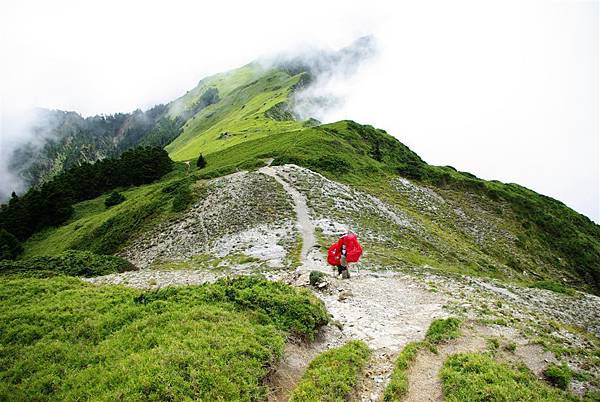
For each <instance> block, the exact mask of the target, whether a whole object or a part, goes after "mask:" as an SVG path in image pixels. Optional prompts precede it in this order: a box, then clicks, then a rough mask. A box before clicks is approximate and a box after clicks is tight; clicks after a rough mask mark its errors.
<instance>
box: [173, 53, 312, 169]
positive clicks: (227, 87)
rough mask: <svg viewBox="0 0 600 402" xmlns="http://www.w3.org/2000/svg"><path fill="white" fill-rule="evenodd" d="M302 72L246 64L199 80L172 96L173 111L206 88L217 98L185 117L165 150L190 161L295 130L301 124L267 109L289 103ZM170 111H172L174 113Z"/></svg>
mask: <svg viewBox="0 0 600 402" xmlns="http://www.w3.org/2000/svg"><path fill="white" fill-rule="evenodd" d="M302 75H303V73H301V74H297V75H295V76H290V75H289V74H288V73H286V72H284V71H281V70H276V69H272V70H267V71H264V69H263V68H262V67H260V66H259V65H257V64H250V65H247V66H245V67H242V68H241V69H237V70H233V71H231V72H229V73H224V74H219V75H216V76H213V77H209V78H207V79H204V80H202V81H201V83H200V84H199V85H198V87H196V88H195V89H194V90H193V91H191V92H189V93H188V94H186V95H185V96H183V97H182V98H180V99H178V100H176V101H175V102H174V103H173V104H172V106H171V110H173V111H179V113H181V111H184V110H186V109H188V108H190V107H191V105H193V104H194V102H196V101H197V100H198V98H199V97H200V96H201V95H202V94H203V93H204V91H206V90H207V89H208V88H216V89H217V91H218V93H219V96H220V100H219V102H217V103H215V104H213V105H210V106H208V107H206V108H205V109H203V110H201V111H200V112H199V113H197V114H196V115H194V116H193V117H192V118H190V119H189V120H188V121H187V122H186V124H185V125H184V126H183V133H182V134H181V135H180V136H178V137H177V138H176V139H175V140H174V141H173V142H172V143H170V144H169V145H168V146H167V147H166V150H167V151H168V152H169V154H170V155H171V157H172V158H173V159H174V160H190V159H195V158H197V157H198V155H199V154H200V153H202V154H204V155H208V154H211V153H214V152H216V151H219V150H222V149H226V148H228V147H231V146H233V145H236V144H239V143H243V142H245V141H248V140H251V139H257V138H261V137H265V136H268V135H270V134H274V133H280V132H285V131H291V130H297V129H300V128H301V127H302V123H301V122H299V121H296V120H294V119H293V118H292V117H291V115H285V114H281V113H279V114H275V115H274V116H272V117H274V118H270V117H267V116H268V115H270V114H271V115H273V113H269V111H270V110H276V109H273V108H274V107H276V106H277V105H280V104H281V105H284V106H285V104H287V103H288V102H289V97H290V94H291V93H292V91H293V88H294V86H295V85H296V84H298V83H299V81H300V80H301V78H302ZM175 114H177V113H176V112H175Z"/></svg>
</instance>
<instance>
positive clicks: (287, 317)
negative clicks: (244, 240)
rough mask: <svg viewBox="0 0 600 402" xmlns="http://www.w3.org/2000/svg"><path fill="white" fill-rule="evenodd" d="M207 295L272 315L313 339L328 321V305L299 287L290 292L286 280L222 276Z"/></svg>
mask: <svg viewBox="0 0 600 402" xmlns="http://www.w3.org/2000/svg"><path fill="white" fill-rule="evenodd" d="M206 297H207V300H209V301H213V302H214V301H220V302H225V301H226V302H233V303H235V304H236V305H239V306H243V307H244V308H247V309H252V310H254V311H255V313H256V314H257V316H259V317H262V318H264V319H266V317H271V318H270V320H271V322H272V324H273V325H276V326H277V327H278V328H281V329H284V328H285V329H287V330H289V331H290V332H292V333H294V334H296V335H300V336H307V337H309V338H310V339H312V338H313V337H314V335H315V334H316V331H317V329H318V328H319V327H320V326H322V325H325V324H327V322H328V321H329V315H328V314H327V310H326V309H325V306H324V305H323V303H322V302H321V301H319V300H318V299H316V298H315V297H314V296H313V295H312V293H310V291H308V290H306V289H298V290H297V291H296V292H293V293H290V291H289V286H288V285H286V284H283V283H280V282H269V281H265V280H263V279H262V278H260V277H255V276H243V277H238V278H235V279H230V278H226V279H221V280H219V281H217V282H216V283H215V284H214V286H212V287H211V288H210V291H209V292H206Z"/></svg>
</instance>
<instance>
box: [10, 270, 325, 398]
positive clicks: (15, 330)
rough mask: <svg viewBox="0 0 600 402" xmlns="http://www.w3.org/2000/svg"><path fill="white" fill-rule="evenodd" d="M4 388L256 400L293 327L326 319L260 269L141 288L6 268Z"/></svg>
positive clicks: (306, 298) (311, 328)
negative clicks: (208, 281)
mask: <svg viewBox="0 0 600 402" xmlns="http://www.w3.org/2000/svg"><path fill="white" fill-rule="evenodd" d="M0 300H2V304H1V306H0V317H1V319H0V367H2V370H1V371H0V400H11V401H47V400H97V401H113V400H149V401H165V400H206V401H216V400H230V401H233V400H259V399H262V398H264V397H265V393H266V387H265V385H264V382H263V380H264V378H265V377H266V376H267V374H268V372H269V368H270V367H271V366H272V365H273V364H274V363H276V362H277V360H278V359H279V357H280V356H281V354H282V352H283V345H284V342H285V339H286V337H287V336H288V334H295V335H296V336H305V337H308V338H310V337H312V336H313V334H314V332H315V330H316V329H317V328H318V327H319V326H320V325H323V324H324V323H326V322H327V314H326V311H325V308H324V307H323V305H322V303H320V302H319V301H318V300H316V299H315V298H314V297H313V296H312V295H311V294H310V293H309V292H308V291H305V290H297V289H294V288H292V287H290V286H287V285H284V284H281V283H275V282H268V281H265V280H262V279H258V278H249V277H246V278H242V279H236V280H221V281H219V282H217V283H216V284H212V285H204V286H193V287H181V288H167V289H163V290H160V291H152V292H151V291H148V292H143V291H138V290H134V289H128V288H124V287H117V286H102V287H97V286H93V285H89V284H85V283H83V282H81V281H80V280H79V279H76V278H69V277H62V276H58V277H54V278H49V279H36V278H31V277H24V276H19V275H16V276H15V275H6V276H0Z"/></svg>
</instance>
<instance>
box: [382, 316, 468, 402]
mask: <svg viewBox="0 0 600 402" xmlns="http://www.w3.org/2000/svg"><path fill="white" fill-rule="evenodd" d="M460 323H461V321H460V320H459V319H458V318H455V317H450V318H447V319H437V320H433V321H432V322H431V324H430V325H429V329H428V330H427V334H426V335H425V340H424V341H420V342H410V343H408V344H407V345H406V346H405V347H404V349H402V351H401V352H400V354H399V355H398V357H397V358H396V365H395V367H394V371H393V372H392V376H391V378H390V382H389V384H388V385H387V387H386V388H385V392H384V394H383V400H384V401H386V402H394V401H400V400H402V398H404V396H405V395H406V393H407V392H408V369H409V368H410V365H411V364H412V363H413V362H414V360H415V358H416V357H417V353H418V352H419V350H421V349H423V348H427V347H429V348H430V349H435V345H437V344H439V343H442V342H444V341H447V340H450V339H456V338H458V337H459V336H460V331H459V328H460Z"/></svg>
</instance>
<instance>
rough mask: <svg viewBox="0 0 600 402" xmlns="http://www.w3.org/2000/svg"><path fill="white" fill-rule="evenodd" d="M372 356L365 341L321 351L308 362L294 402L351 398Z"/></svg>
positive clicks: (291, 401) (292, 398) (293, 399)
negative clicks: (350, 395)
mask: <svg viewBox="0 0 600 402" xmlns="http://www.w3.org/2000/svg"><path fill="white" fill-rule="evenodd" d="M369 355H370V351H369V348H368V347H367V345H366V344H365V343H364V342H362V341H351V342H348V343H347V344H345V345H344V346H342V347H339V348H335V349H330V350H328V351H326V352H324V353H321V354H320V355H319V356H317V357H316V358H315V359H313V361H311V362H310V364H309V365H308V368H307V369H306V372H305V373H304V375H303V376H302V379H301V380H300V382H299V383H298V386H297V387H296V389H294V391H293V393H292V396H291V398H290V402H301V401H344V400H347V397H348V395H349V394H350V392H351V391H352V387H353V386H354V384H356V381H357V379H358V375H359V374H360V372H361V371H362V369H363V367H364V366H365V364H366V363H367V360H368V358H369Z"/></svg>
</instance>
